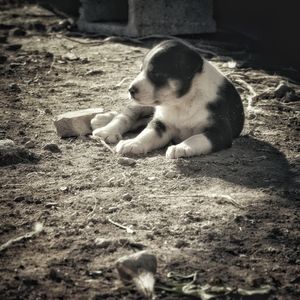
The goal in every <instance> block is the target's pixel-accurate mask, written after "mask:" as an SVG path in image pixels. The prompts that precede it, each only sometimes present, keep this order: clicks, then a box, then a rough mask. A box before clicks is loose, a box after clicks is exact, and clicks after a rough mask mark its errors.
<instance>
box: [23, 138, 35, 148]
mask: <svg viewBox="0 0 300 300" xmlns="http://www.w3.org/2000/svg"><path fill="white" fill-rule="evenodd" d="M24 146H25V148H27V149H31V148H34V142H33V141H32V140H29V141H28V142H26V143H25V145H24Z"/></svg>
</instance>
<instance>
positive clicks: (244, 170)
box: [177, 136, 290, 189]
mask: <svg viewBox="0 0 300 300" xmlns="http://www.w3.org/2000/svg"><path fill="white" fill-rule="evenodd" d="M177 167H178V169H179V171H180V173H182V174H184V175H185V176H189V177H212V178H220V179H222V180H225V181H228V182H232V183H234V184H237V185H241V186H246V187H249V188H253V189H255V188H268V187H284V186H285V185H286V184H288V183H289V181H290V171H289V163H288V161H287V160H286V158H285V156H284V154H282V153H281V152H280V151H279V150H277V149H276V148H274V147H273V146H272V145H270V144H269V143H267V142H264V141H260V140H257V139H255V138H253V137H251V136H242V137H240V138H238V139H236V140H235V141H234V144H233V146H232V147H231V148H230V149H227V150H223V151H220V152H217V153H213V154H210V155H207V156H203V157H194V158H189V159H180V160H179V161H178V164H177Z"/></svg>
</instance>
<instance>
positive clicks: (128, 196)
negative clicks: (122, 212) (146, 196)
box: [122, 193, 132, 201]
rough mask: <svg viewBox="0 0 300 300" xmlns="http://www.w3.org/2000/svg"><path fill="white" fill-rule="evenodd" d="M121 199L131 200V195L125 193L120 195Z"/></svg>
mask: <svg viewBox="0 0 300 300" xmlns="http://www.w3.org/2000/svg"><path fill="white" fill-rule="evenodd" d="M122 199H123V200H125V201H131V200H132V196H131V195H130V194H129V193H126V194H124V195H123V196H122Z"/></svg>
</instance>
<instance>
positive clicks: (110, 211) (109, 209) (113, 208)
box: [107, 206, 118, 214]
mask: <svg viewBox="0 0 300 300" xmlns="http://www.w3.org/2000/svg"><path fill="white" fill-rule="evenodd" d="M117 210H118V208H117V207H115V206H112V207H109V208H108V209H107V213H109V214H112V213H114V212H116V211H117Z"/></svg>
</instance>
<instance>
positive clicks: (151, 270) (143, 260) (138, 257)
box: [116, 251, 157, 299]
mask: <svg viewBox="0 0 300 300" xmlns="http://www.w3.org/2000/svg"><path fill="white" fill-rule="evenodd" d="M116 268H117V270H118V273H119V276H120V279H121V280H122V281H123V282H125V283H128V282H133V283H134V284H135V285H136V287H137V289H138V290H139V292H141V293H142V294H143V295H144V296H145V297H148V299H152V296H153V291H154V282H155V279H154V275H155V273H156V269H157V260H156V256H155V255H153V254H151V253H149V252H148V251H140V252H137V253H134V254H132V255H128V256H123V257H121V258H120V259H118V260H117V262H116Z"/></svg>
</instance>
